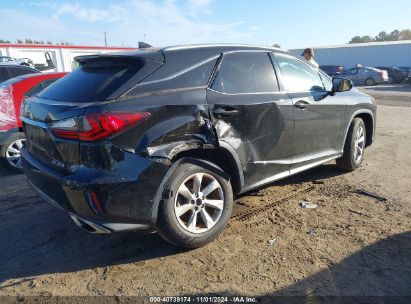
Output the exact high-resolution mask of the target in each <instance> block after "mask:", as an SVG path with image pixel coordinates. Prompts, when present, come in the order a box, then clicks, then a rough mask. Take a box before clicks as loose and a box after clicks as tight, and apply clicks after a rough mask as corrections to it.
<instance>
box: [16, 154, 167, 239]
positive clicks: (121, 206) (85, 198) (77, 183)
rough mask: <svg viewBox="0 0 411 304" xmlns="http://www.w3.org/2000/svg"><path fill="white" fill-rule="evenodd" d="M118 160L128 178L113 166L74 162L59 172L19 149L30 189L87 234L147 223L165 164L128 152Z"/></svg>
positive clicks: (138, 227)
mask: <svg viewBox="0 0 411 304" xmlns="http://www.w3.org/2000/svg"><path fill="white" fill-rule="evenodd" d="M123 161H124V162H127V167H128V168H133V170H132V171H133V174H132V176H133V177H132V178H130V172H122V170H120V169H119V167H118V168H117V169H119V170H113V171H112V172H111V171H108V170H102V169H90V168H85V167H80V168H79V169H78V170H77V171H76V172H75V173H73V174H70V175H63V174H61V173H59V172H57V171H55V170H53V169H51V168H50V167H48V166H46V165H44V164H43V163H41V162H39V161H38V160H36V159H35V158H33V157H32V156H31V155H30V154H28V152H27V150H26V149H23V151H22V162H23V170H24V173H25V174H26V176H27V178H28V182H29V184H30V186H31V187H32V188H33V189H34V191H35V192H36V193H37V194H38V195H39V196H41V197H42V198H43V199H44V200H45V201H46V202H48V203H49V204H50V205H52V206H54V207H56V208H58V209H60V210H63V211H64V212H66V213H68V214H69V215H70V216H71V217H72V219H73V220H74V222H75V223H76V224H77V225H78V226H80V227H81V228H83V229H85V230H87V231H88V232H92V233H109V232H112V231H120V230H130V229H142V228H148V227H150V226H151V224H152V214H153V206H154V205H155V204H154V198H155V196H156V193H157V191H158V188H159V185H160V183H161V181H162V180H163V178H164V176H165V175H166V173H167V171H168V169H169V166H167V165H165V164H162V163H159V162H154V161H152V160H150V159H148V158H144V157H140V156H137V155H134V154H130V155H129V157H125V158H124V160H123ZM122 167H123V166H120V168H122ZM125 176H126V178H125Z"/></svg>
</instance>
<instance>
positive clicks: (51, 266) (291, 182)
mask: <svg viewBox="0 0 411 304" xmlns="http://www.w3.org/2000/svg"><path fill="white" fill-rule="evenodd" d="M383 92H384V93H383V95H381V92H380V91H378V90H377V88H376V89H375V90H374V91H373V90H367V93H370V94H373V95H374V96H375V98H376V100H377V103H379V104H384V105H382V106H379V108H378V118H377V119H378V127H377V135H376V142H375V143H374V145H372V146H371V147H369V148H368V149H367V150H366V156H365V160H364V163H363V166H362V167H361V168H360V169H359V170H357V171H355V172H353V173H345V172H342V171H340V170H338V169H336V167H335V166H334V163H333V162H330V163H328V164H325V165H322V166H320V167H318V168H315V169H312V170H310V171H307V172H304V173H302V174H299V175H296V176H294V177H291V178H288V179H285V180H282V181H279V182H276V183H273V184H271V185H269V186H267V187H265V188H262V189H261V190H259V191H257V192H255V193H249V194H248V195H244V196H242V197H240V198H238V199H237V200H236V203H237V204H236V207H235V212H234V215H233V218H232V219H231V222H230V225H229V227H228V228H227V229H226V230H225V232H224V233H223V234H222V235H221V236H220V237H219V238H218V239H217V240H216V241H215V242H213V243H212V244H209V245H207V246H205V247H203V248H200V249H196V250H191V251H184V250H180V249H177V248H175V247H173V246H171V245H168V244H167V243H166V242H164V241H163V240H162V239H161V238H160V237H159V236H158V235H157V234H155V233H150V232H139V233H123V234H116V235H105V236H95V235H90V234H87V233H86V232H83V231H82V230H80V229H79V228H77V227H76V226H75V225H74V224H73V223H72V222H71V220H70V219H69V217H67V216H66V215H65V214H63V213H61V212H60V211H58V210H55V209H53V208H52V207H50V206H49V205H47V204H46V203H45V202H43V201H42V200H41V199H40V198H38V197H37V196H36V195H35V194H34V193H33V192H32V191H31V190H30V189H29V187H28V185H27V183H26V182H25V178H24V176H22V175H12V174H8V173H6V172H5V171H4V170H1V171H0V185H1V186H0V187H1V188H0V296H6V295H8V296H12V297H13V299H17V300H18V301H21V302H24V301H25V299H26V297H29V296H37V297H40V298H41V297H43V298H49V297H50V296H52V295H53V296H56V295H60V296H70V295H76V296H83V295H92V296H97V295H109V296H119V297H120V296H182V295H185V296H188V295H191V296H197V295H226V296H231V295H248V296H255V297H264V298H265V299H274V298H275V297H277V296H284V295H293V296H304V297H313V296H411V198H410V191H411V156H410V155H411V131H410V130H411V119H410V117H411V107H410V106H411V92H408V91H407V90H405V92H406V93H407V94H408V95H407V94H405V95H404V96H405V97H404V96H402V97H401V94H400V95H399V96H397V95H396V94H393V95H390V93H389V92H388V93H387V92H386V91H383ZM379 96H380V97H379ZM384 96H385V97H384ZM390 96H391V97H392V98H391V97H390ZM407 96H408V97H410V98H409V100H408V99H407V98H408V97H407ZM398 103H400V105H401V106H398ZM359 190H366V191H371V192H375V193H377V194H379V195H382V196H384V197H385V198H387V200H386V201H379V200H377V199H375V198H372V197H369V196H366V195H362V194H359V193H357V191H359ZM302 200H308V201H311V202H313V203H315V204H317V205H318V208H316V209H303V208H301V207H300V202H301V201H302ZM116 299H117V300H118V299H120V298H116ZM376 303H380V302H378V301H377V302H376Z"/></svg>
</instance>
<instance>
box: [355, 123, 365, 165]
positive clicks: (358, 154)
mask: <svg viewBox="0 0 411 304" xmlns="http://www.w3.org/2000/svg"><path fill="white" fill-rule="evenodd" d="M364 147H365V134H364V127H363V126H361V125H360V126H359V127H358V129H357V132H355V142H354V161H355V163H356V164H358V163H360V162H361V160H362V156H363V153H364Z"/></svg>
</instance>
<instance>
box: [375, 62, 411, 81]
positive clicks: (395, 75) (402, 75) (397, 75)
mask: <svg viewBox="0 0 411 304" xmlns="http://www.w3.org/2000/svg"><path fill="white" fill-rule="evenodd" d="M376 69H379V70H383V71H387V73H388V82H390V83H393V82H396V83H401V82H403V81H404V80H405V79H406V78H407V77H408V72H407V71H404V70H401V69H399V68H395V67H384V66H381V67H376Z"/></svg>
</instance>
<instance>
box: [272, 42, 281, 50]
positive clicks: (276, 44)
mask: <svg viewBox="0 0 411 304" xmlns="http://www.w3.org/2000/svg"><path fill="white" fill-rule="evenodd" d="M273 47H275V48H279V49H281V45H279V44H278V43H274V44H273Z"/></svg>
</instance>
